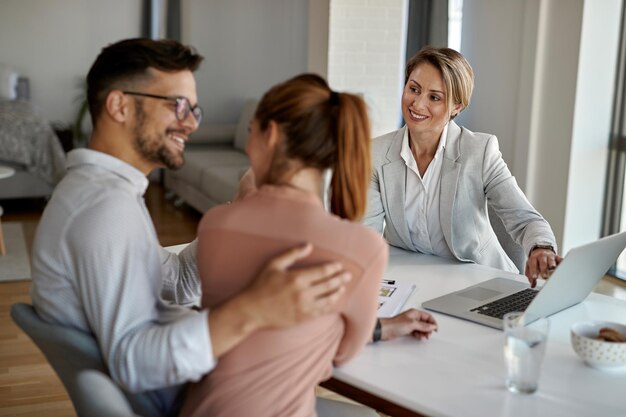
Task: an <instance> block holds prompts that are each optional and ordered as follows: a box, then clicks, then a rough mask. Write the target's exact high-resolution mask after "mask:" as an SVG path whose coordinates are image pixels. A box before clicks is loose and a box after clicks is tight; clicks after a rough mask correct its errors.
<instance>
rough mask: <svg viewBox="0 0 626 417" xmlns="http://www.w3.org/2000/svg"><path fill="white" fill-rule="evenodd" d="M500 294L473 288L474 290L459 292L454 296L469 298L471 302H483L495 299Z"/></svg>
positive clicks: (485, 289)
mask: <svg viewBox="0 0 626 417" xmlns="http://www.w3.org/2000/svg"><path fill="white" fill-rule="evenodd" d="M500 294H502V293H501V292H499V291H494V290H490V289H488V288H480V287H475V288H470V289H468V290H466V291H461V292H459V293H457V294H456V295H459V296H461V297H466V298H471V299H472V300H476V301H483V300H486V299H488V298H491V297H495V296H496V295H500Z"/></svg>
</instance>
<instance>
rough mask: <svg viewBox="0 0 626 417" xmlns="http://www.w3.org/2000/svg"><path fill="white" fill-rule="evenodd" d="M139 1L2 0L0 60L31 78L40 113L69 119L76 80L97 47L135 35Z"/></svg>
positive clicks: (66, 120) (138, 18)
mask: <svg viewBox="0 0 626 417" xmlns="http://www.w3.org/2000/svg"><path fill="white" fill-rule="evenodd" d="M140 13H141V1H140V0H132V1H129V0H107V1H100V0H54V1H51V0H2V1H0V62H2V63H4V64H7V65H10V66H12V67H14V68H15V69H17V70H18V71H20V72H21V73H22V74H24V75H25V76H28V77H29V78H30V86H31V99H32V102H33V103H34V104H35V105H36V106H37V107H38V108H39V109H40V110H41V112H42V114H43V116H44V117H46V118H47V119H48V120H50V121H53V122H56V121H60V122H71V121H72V120H73V118H74V115H75V111H76V103H75V97H76V96H77V95H79V93H80V89H79V88H78V84H79V83H80V80H82V79H84V77H85V76H86V75H87V71H88V70H89V67H90V66H91V64H92V62H93V61H94V59H95V57H96V56H97V55H98V53H99V52H100V49H101V48H102V47H103V46H105V45H107V44H109V43H112V42H115V41H117V40H119V39H123V38H128V37H135V36H138V35H139V34H140V27H141V26H140V23H141V20H140V19H141V14H140Z"/></svg>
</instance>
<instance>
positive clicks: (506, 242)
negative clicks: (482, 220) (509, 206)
mask: <svg viewBox="0 0 626 417" xmlns="http://www.w3.org/2000/svg"><path fill="white" fill-rule="evenodd" d="M487 211H488V214H489V222H490V223H491V227H492V229H493V231H494V232H495V233H496V237H497V238H498V242H500V246H502V249H504V252H506V254H507V256H508V257H509V259H511V261H513V263H514V264H515V266H516V267H517V269H518V270H519V272H520V274H523V273H524V269H525V268H526V254H525V253H524V248H522V247H521V246H520V245H518V244H517V243H516V242H515V241H514V240H513V239H511V236H510V235H509V233H508V232H507V231H506V228H505V227H504V223H502V220H500V217H498V215H497V214H496V212H495V211H494V210H493V209H492V208H491V206H489V205H487Z"/></svg>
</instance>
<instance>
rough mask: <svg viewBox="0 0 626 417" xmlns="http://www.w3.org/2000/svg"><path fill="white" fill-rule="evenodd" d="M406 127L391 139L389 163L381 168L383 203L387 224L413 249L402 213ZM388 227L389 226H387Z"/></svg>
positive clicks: (388, 154)
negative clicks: (385, 208)
mask: <svg viewBox="0 0 626 417" xmlns="http://www.w3.org/2000/svg"><path fill="white" fill-rule="evenodd" d="M405 130H406V126H405V127H403V128H401V129H399V130H398V132H397V133H396V135H395V137H394V138H393V141H392V144H391V146H390V147H389V150H388V152H387V155H386V156H387V160H388V161H389V163H387V164H385V165H383V166H382V172H383V183H384V185H385V190H386V191H385V202H386V204H387V209H388V211H389V216H388V217H387V219H388V220H387V221H388V223H392V225H393V228H394V229H395V230H396V232H397V233H398V237H399V238H400V239H401V240H402V242H403V243H404V245H405V246H406V247H407V248H413V243H412V242H411V238H410V236H409V227H408V225H407V222H406V216H405V213H404V200H405V186H406V163H405V162H404V160H403V159H402V158H401V157H400V150H401V149H402V139H403V138H404V131H405ZM387 227H389V224H388V225H387Z"/></svg>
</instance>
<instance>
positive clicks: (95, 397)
mask: <svg viewBox="0 0 626 417" xmlns="http://www.w3.org/2000/svg"><path fill="white" fill-rule="evenodd" d="M11 317H12V318H13V321H15V323H17V325H18V326H19V327H20V328H21V329H22V330H23V331H24V332H25V333H26V334H27V335H28V336H29V337H30V338H31V339H32V340H33V342H35V344H36V345H37V347H39V349H41V351H42V352H43V354H44V355H45V356H46V359H47V360H48V362H49V363H50V365H51V366H52V368H53V369H54V371H55V372H56V373H57V375H58V376H59V378H60V379H61V381H62V382H63V385H64V386H65V389H66V390H67V393H68V394H69V396H70V398H71V400H72V404H73V405H74V409H75V410H76V414H77V415H78V416H79V417H131V416H132V417H138V416H139V415H143V416H146V417H148V416H150V417H155V416H160V415H161V413H160V411H159V410H158V409H157V407H156V405H155V404H154V403H153V402H152V400H151V399H150V398H149V395H150V394H149V393H147V394H127V393H124V392H123V391H122V390H121V389H120V388H119V387H118V386H117V384H115V382H113V380H112V379H111V377H110V376H109V374H108V372H107V369H106V366H105V364H104V361H103V360H102V355H101V354H100V349H99V347H98V343H97V342H96V339H95V338H94V337H93V335H91V334H90V333H85V332H81V331H79V330H76V329H73V328H70V327H65V326H59V325H55V324H50V323H47V322H45V321H43V320H42V319H41V318H40V317H39V315H38V314H37V312H36V311H35V309H34V308H33V307H32V306H31V305H29V304H24V303H17V304H14V305H13V306H11Z"/></svg>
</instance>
